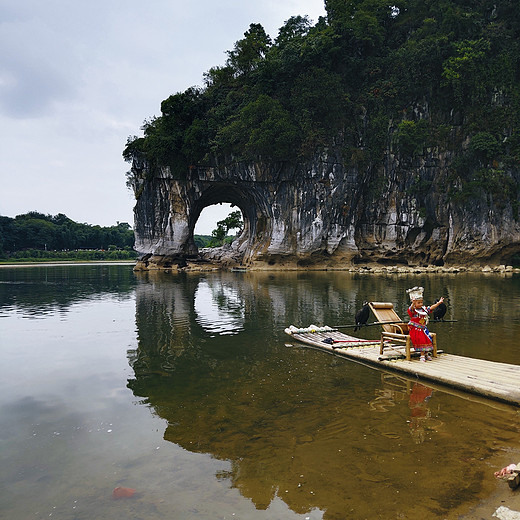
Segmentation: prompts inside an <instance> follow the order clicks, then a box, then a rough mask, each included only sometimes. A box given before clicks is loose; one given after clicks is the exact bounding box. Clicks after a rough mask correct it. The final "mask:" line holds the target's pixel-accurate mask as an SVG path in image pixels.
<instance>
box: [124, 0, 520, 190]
mask: <svg viewBox="0 0 520 520" xmlns="http://www.w3.org/2000/svg"><path fill="white" fill-rule="evenodd" d="M325 8H326V13H327V16H326V17H325V18H320V19H319V20H318V22H317V23H316V24H315V25H312V24H311V22H310V21H309V20H308V18H307V17H302V16H294V17H292V18H290V19H289V20H287V21H286V22H285V24H284V25H283V27H281V28H280V30H279V33H278V36H277V37H276V38H275V39H274V41H273V40H272V39H271V38H270V37H269V36H268V35H267V34H266V33H265V31H264V29H263V27H262V26H261V25H259V24H251V25H250V27H249V29H248V30H247V31H246V32H245V34H244V38H243V39H241V40H239V41H238V42H236V44H235V46H234V48H233V49H232V50H231V51H228V53H227V55H228V59H227V61H226V62H225V64H224V65H223V66H216V67H213V68H211V69H210V70H209V71H208V72H207V73H206V74H205V85H204V87H203V88H195V87H192V88H189V89H187V90H186V91H185V92H181V93H177V94H174V95H172V96H170V97H169V98H168V99H166V100H164V101H163V102H162V104H161V115H160V116H158V117H155V118H153V119H150V120H148V121H146V122H145V124H144V126H143V128H142V129H143V131H144V135H143V136H142V137H136V136H134V137H130V138H129V139H128V142H127V145H126V148H125V150H124V153H123V156H124V158H125V159H126V160H128V161H131V162H132V163H133V168H132V170H131V171H130V172H129V174H128V184H129V185H130V186H132V187H133V188H134V190H135V193H136V196H137V197H138V196H139V188H140V187H141V186H142V183H143V180H144V179H145V177H146V175H149V174H152V173H153V171H154V170H155V169H156V168H158V167H162V166H169V167H170V170H171V172H172V173H173V175H175V176H176V177H177V178H183V176H185V175H187V172H188V171H189V170H190V168H192V167H193V166H196V165H210V164H214V163H215V162H226V161H230V160H248V161H301V160H305V159H306V158H308V157H309V156H311V155H313V154H315V153H316V152H319V151H320V150H323V149H326V148H327V147H330V146H332V145H334V146H336V147H338V146H339V147H340V148H341V150H342V153H343V157H344V159H345V161H346V162H349V161H350V162H351V163H352V164H353V166H363V165H367V164H375V163H377V162H378V161H381V159H382V156H383V153H384V152H385V150H388V149H392V151H393V153H397V154H399V155H400V156H401V158H402V159H403V160H412V159H413V158H414V157H416V156H418V155H421V154H422V153H424V150H426V149H429V148H430V149H431V148H436V149H438V150H450V149H451V150H453V149H456V150H457V151H460V150H463V148H461V144H462V142H463V141H467V139H468V138H469V139H470V140H471V145H470V146H469V147H465V148H464V153H463V156H462V157H461V158H460V163H459V164H457V165H455V166H454V171H453V179H452V181H453V182H452V186H456V187H457V190H458V191H457V190H455V191H456V193H454V196H459V197H461V198H464V197H466V196H471V193H472V189H473V188H475V187H477V188H484V189H498V190H500V191H502V192H504V193H511V192H510V187H511V186H510V185H511V183H512V182H513V181H512V180H511V178H510V177H509V176H508V174H507V173H506V171H508V169H511V168H516V169H518V168H517V167H518V164H519V163H520V3H519V2H518V1H517V0H501V1H500V2H496V0H478V1H469V0H436V1H431V0H396V1H395V2H392V3H388V2H385V1H383V0H349V1H346V0H325ZM455 128H456V130H455ZM506 177H507V179H506ZM504 181H506V183H505V184H504ZM503 186H506V189H505V190H504V189H502V187H503ZM517 190H518V187H517V184H516V183H514V190H513V191H514V194H515V196H516V195H517V194H518V192H517ZM498 195H500V193H499V194H498Z"/></svg>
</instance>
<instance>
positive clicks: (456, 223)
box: [134, 150, 520, 269]
mask: <svg viewBox="0 0 520 520" xmlns="http://www.w3.org/2000/svg"><path fill="white" fill-rule="evenodd" d="M453 159H454V157H453V156H452V155H451V153H450V152H443V153H439V152H436V151H435V150H430V151H428V152H426V153H424V154H423V155H421V156H419V157H418V158H415V159H414V160H413V161H412V160H409V161H406V160H404V161H403V160H402V159H401V158H399V157H398V156H395V155H393V154H392V151H391V150H388V151H387V153H386V154H385V157H384V160H383V161H382V162H381V163H380V164H381V165H380V166H377V167H376V166H374V165H370V164H368V165H365V166H361V165H359V164H358V165H355V164H354V163H353V161H352V160H349V161H345V160H343V158H342V157H341V155H340V152H339V151H338V152H335V151H329V152H328V153H323V154H321V155H319V156H316V157H314V159H313V160H312V161H310V162H308V163H306V164H299V165H288V164H269V165H264V164H258V163H257V164H245V163H240V162H234V163H233V162H230V163H229V164H225V165H215V166H214V167H211V168H193V169H191V170H189V172H188V173H187V175H186V178H184V179H175V178H173V176H172V175H171V174H170V171H169V169H168V168H163V169H162V170H161V171H160V172H156V173H155V174H154V175H150V172H147V175H146V177H147V180H146V181H142V183H141V185H140V186H139V190H138V193H139V195H138V197H137V203H136V206H135V210H134V212H135V234H136V246H135V247H136V249H137V251H138V252H139V253H140V254H141V260H140V262H139V263H138V268H141V269H147V268H161V267H166V268H168V267H171V266H173V265H174V264H180V265H183V262H184V261H185V259H186V257H190V256H193V255H195V254H196V253H197V248H196V246H195V244H194V242H193V230H194V227H195V224H196V222H197V219H198V217H199V216H200V213H201V211H202V210H203V209H204V208H205V207H206V206H209V205H212V204H215V203H219V202H227V203H231V204H234V205H236V206H237V207H238V208H240V210H241V211H242V214H243V218H244V230H243V232H242V234H241V236H240V237H239V238H238V239H237V240H235V242H234V243H233V246H232V253H233V254H232V257H233V259H234V261H236V262H237V263H241V264H243V265H248V266H257V267H271V268H277V267H283V266H285V267H289V266H291V267H292V266H294V267H302V268H305V267H312V266H322V267H327V266H330V267H342V266H345V267H346V266H349V265H352V264H353V263H365V262H366V263H369V262H379V263H382V264H403V265H456V264H484V263H489V264H499V263H510V260H511V258H512V257H513V256H514V255H516V254H518V253H520V224H519V222H518V221H517V220H516V218H515V216H516V213H515V211H516V208H515V204H516V202H517V201H515V200H514V199H511V198H510V199H508V200H505V198H504V197H498V200H497V197H496V196H495V197H493V196H492V195H490V193H489V191H487V192H486V191H484V190H482V192H479V191H478V190H477V191H474V193H472V195H471V197H469V198H468V197H466V198H461V197H454V196H453V191H452V190H451V191H450V190H449V189H448V187H449V186H451V187H453V183H454V181H453V178H451V177H450V175H451V164H452V162H453ZM145 169H146V168H145ZM509 173H510V174H511V175H512V174H513V173H514V172H509ZM516 176H518V172H516ZM513 177H515V175H513ZM515 178H516V177H515Z"/></svg>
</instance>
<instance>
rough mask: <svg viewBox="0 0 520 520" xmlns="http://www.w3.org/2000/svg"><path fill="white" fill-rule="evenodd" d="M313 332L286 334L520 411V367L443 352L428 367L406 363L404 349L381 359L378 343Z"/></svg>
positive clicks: (387, 350)
mask: <svg viewBox="0 0 520 520" xmlns="http://www.w3.org/2000/svg"><path fill="white" fill-rule="evenodd" d="M323 329H328V330H323ZM314 330H315V331H314V332H312V331H306V330H305V329H297V328H296V327H293V326H291V327H289V328H287V329H285V332H286V333H287V334H289V335H290V336H291V337H292V338H294V339H295V340H297V341H300V342H302V343H305V344H307V345H310V346H312V347H315V348H318V349H321V350H324V351H327V352H331V353H334V354H335V355H337V356H341V357H345V358H349V359H352V360H354V361H358V362H361V363H363V364H366V365H370V366H373V367H379V368H382V369H385V370H390V371H393V372H400V373H401V374H403V375H405V376H409V377H411V378H413V379H421V380H423V381H430V382H432V383H439V384H440V385H442V386H447V387H450V388H454V389H458V390H462V391H463V392H469V393H471V394H475V395H479V396H482V397H484V398H487V399H493V400H496V401H499V402H502V403H507V404H511V405H513V406H516V407H520V366H519V365H510V364H508V363H497V362H494V361H486V360H483V359H475V358H468V357H465V356H457V355H454V354H447V353H444V352H443V351H442V350H441V351H440V353H439V355H438V357H437V358H434V359H433V360H432V361H427V362H426V363H421V362H419V360H418V359H417V358H416V359H412V361H406V359H405V358H404V347H401V346H393V347H391V348H388V347H386V348H385V353H384V355H380V354H379V341H378V340H376V341H374V340H372V341H370V340H362V339H360V338H356V337H354V336H349V335H347V334H344V333H342V332H339V331H337V330H334V329H331V328H328V327H316V329H314ZM295 331H297V332H295ZM300 331H303V332H300ZM324 340H327V341H328V342H329V343H327V342H324ZM331 340H332V341H333V342H334V343H332V344H331V343H330V341H331Z"/></svg>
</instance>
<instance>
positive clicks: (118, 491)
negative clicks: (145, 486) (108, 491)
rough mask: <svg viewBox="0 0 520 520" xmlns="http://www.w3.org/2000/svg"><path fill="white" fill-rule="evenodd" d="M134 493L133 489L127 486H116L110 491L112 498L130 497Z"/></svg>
mask: <svg viewBox="0 0 520 520" xmlns="http://www.w3.org/2000/svg"><path fill="white" fill-rule="evenodd" d="M134 494H135V489H132V488H127V487H116V488H115V489H114V491H112V498H130V497H133V496H134Z"/></svg>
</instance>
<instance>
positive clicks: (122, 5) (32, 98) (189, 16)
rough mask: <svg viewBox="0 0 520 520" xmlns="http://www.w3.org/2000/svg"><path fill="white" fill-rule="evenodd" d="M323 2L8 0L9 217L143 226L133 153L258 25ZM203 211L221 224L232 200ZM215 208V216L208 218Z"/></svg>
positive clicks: (1, 169)
mask: <svg viewBox="0 0 520 520" xmlns="http://www.w3.org/2000/svg"><path fill="white" fill-rule="evenodd" d="M323 5H324V2H323V0H298V1H297V0H285V1H283V2H280V1H279V0H263V1H260V2H259V1H258V0H220V1H219V2H215V1H212V0H199V1H197V0H192V1H191V2H187V1H179V0H156V1H154V0H151V1H150V2H142V1H137V0H126V1H124V2H123V1H121V0H103V1H101V0H91V1H89V2H79V1H77V0H76V1H70V0H67V1H66V0H46V1H45V2H42V1H41V0H3V1H2V3H1V8H0V48H1V49H2V52H1V53H0V129H1V139H0V215H5V216H9V217H14V216H15V215H18V214H21V213H25V212H27V211H32V210H35V211H40V212H42V213H50V214H52V215H55V214H57V213H65V214H66V215H67V216H69V217H70V218H72V219H73V220H76V221H78V222H87V223H89V224H99V225H102V226H110V225H114V224H115V223H116V221H120V222H129V223H130V224H133V212H132V209H133V206H134V200H133V196H132V194H131V192H130V191H128V190H127V188H126V186H125V176H124V174H125V172H126V171H127V170H128V167H129V165H128V164H126V163H125V162H124V161H123V159H122V157H121V152H122V150H123V148H124V145H125V143H126V139H127V137H128V136H129V135H140V134H141V132H140V127H141V126H142V123H143V121H144V120H145V119H147V118H149V117H151V116H153V115H158V114H159V113H160V103H161V101H162V100H163V99H165V98H166V97H168V96H169V95H170V94H173V93H175V92H180V91H184V90H185V89H186V88H188V87H190V86H193V85H201V84H202V76H203V73H204V72H206V71H207V70H209V69H210V68H211V67H213V66H215V65H222V64H223V63H224V61H225V59H226V54H225V52H226V51H227V50H230V49H232V48H233V45H234V43H235V42H236V41H237V40H239V39H241V38H242V37H243V34H244V32H245V31H246V30H247V29H248V28H249V24H251V23H261V24H262V25H263V26H264V28H265V29H266V31H267V32H268V33H269V34H270V35H271V37H272V38H275V37H276V36H277V34H278V29H279V28H280V27H281V26H282V25H283V23H284V22H285V21H286V20H287V19H288V18H289V17H291V16H294V15H298V14H299V15H308V16H309V18H310V19H311V20H313V21H314V22H316V21H317V20H318V17H319V16H323V15H324V14H325V11H324V7H323ZM216 208H220V211H219V210H218V209H217V211H216V212H214V216H213V213H211V212H210V211H209V210H207V211H205V212H204V214H203V216H201V219H200V220H202V219H204V220H208V221H209V220H211V222H208V226H207V228H205V227H204V226H203V225H202V224H203V223H202V222H199V226H197V229H198V230H199V232H208V233H209V232H210V231H211V229H213V228H214V227H215V226H214V223H215V222H216V220H221V219H222V218H224V217H225V216H227V207H224V209H222V207H220V206H216ZM208 215H209V216H208Z"/></svg>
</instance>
